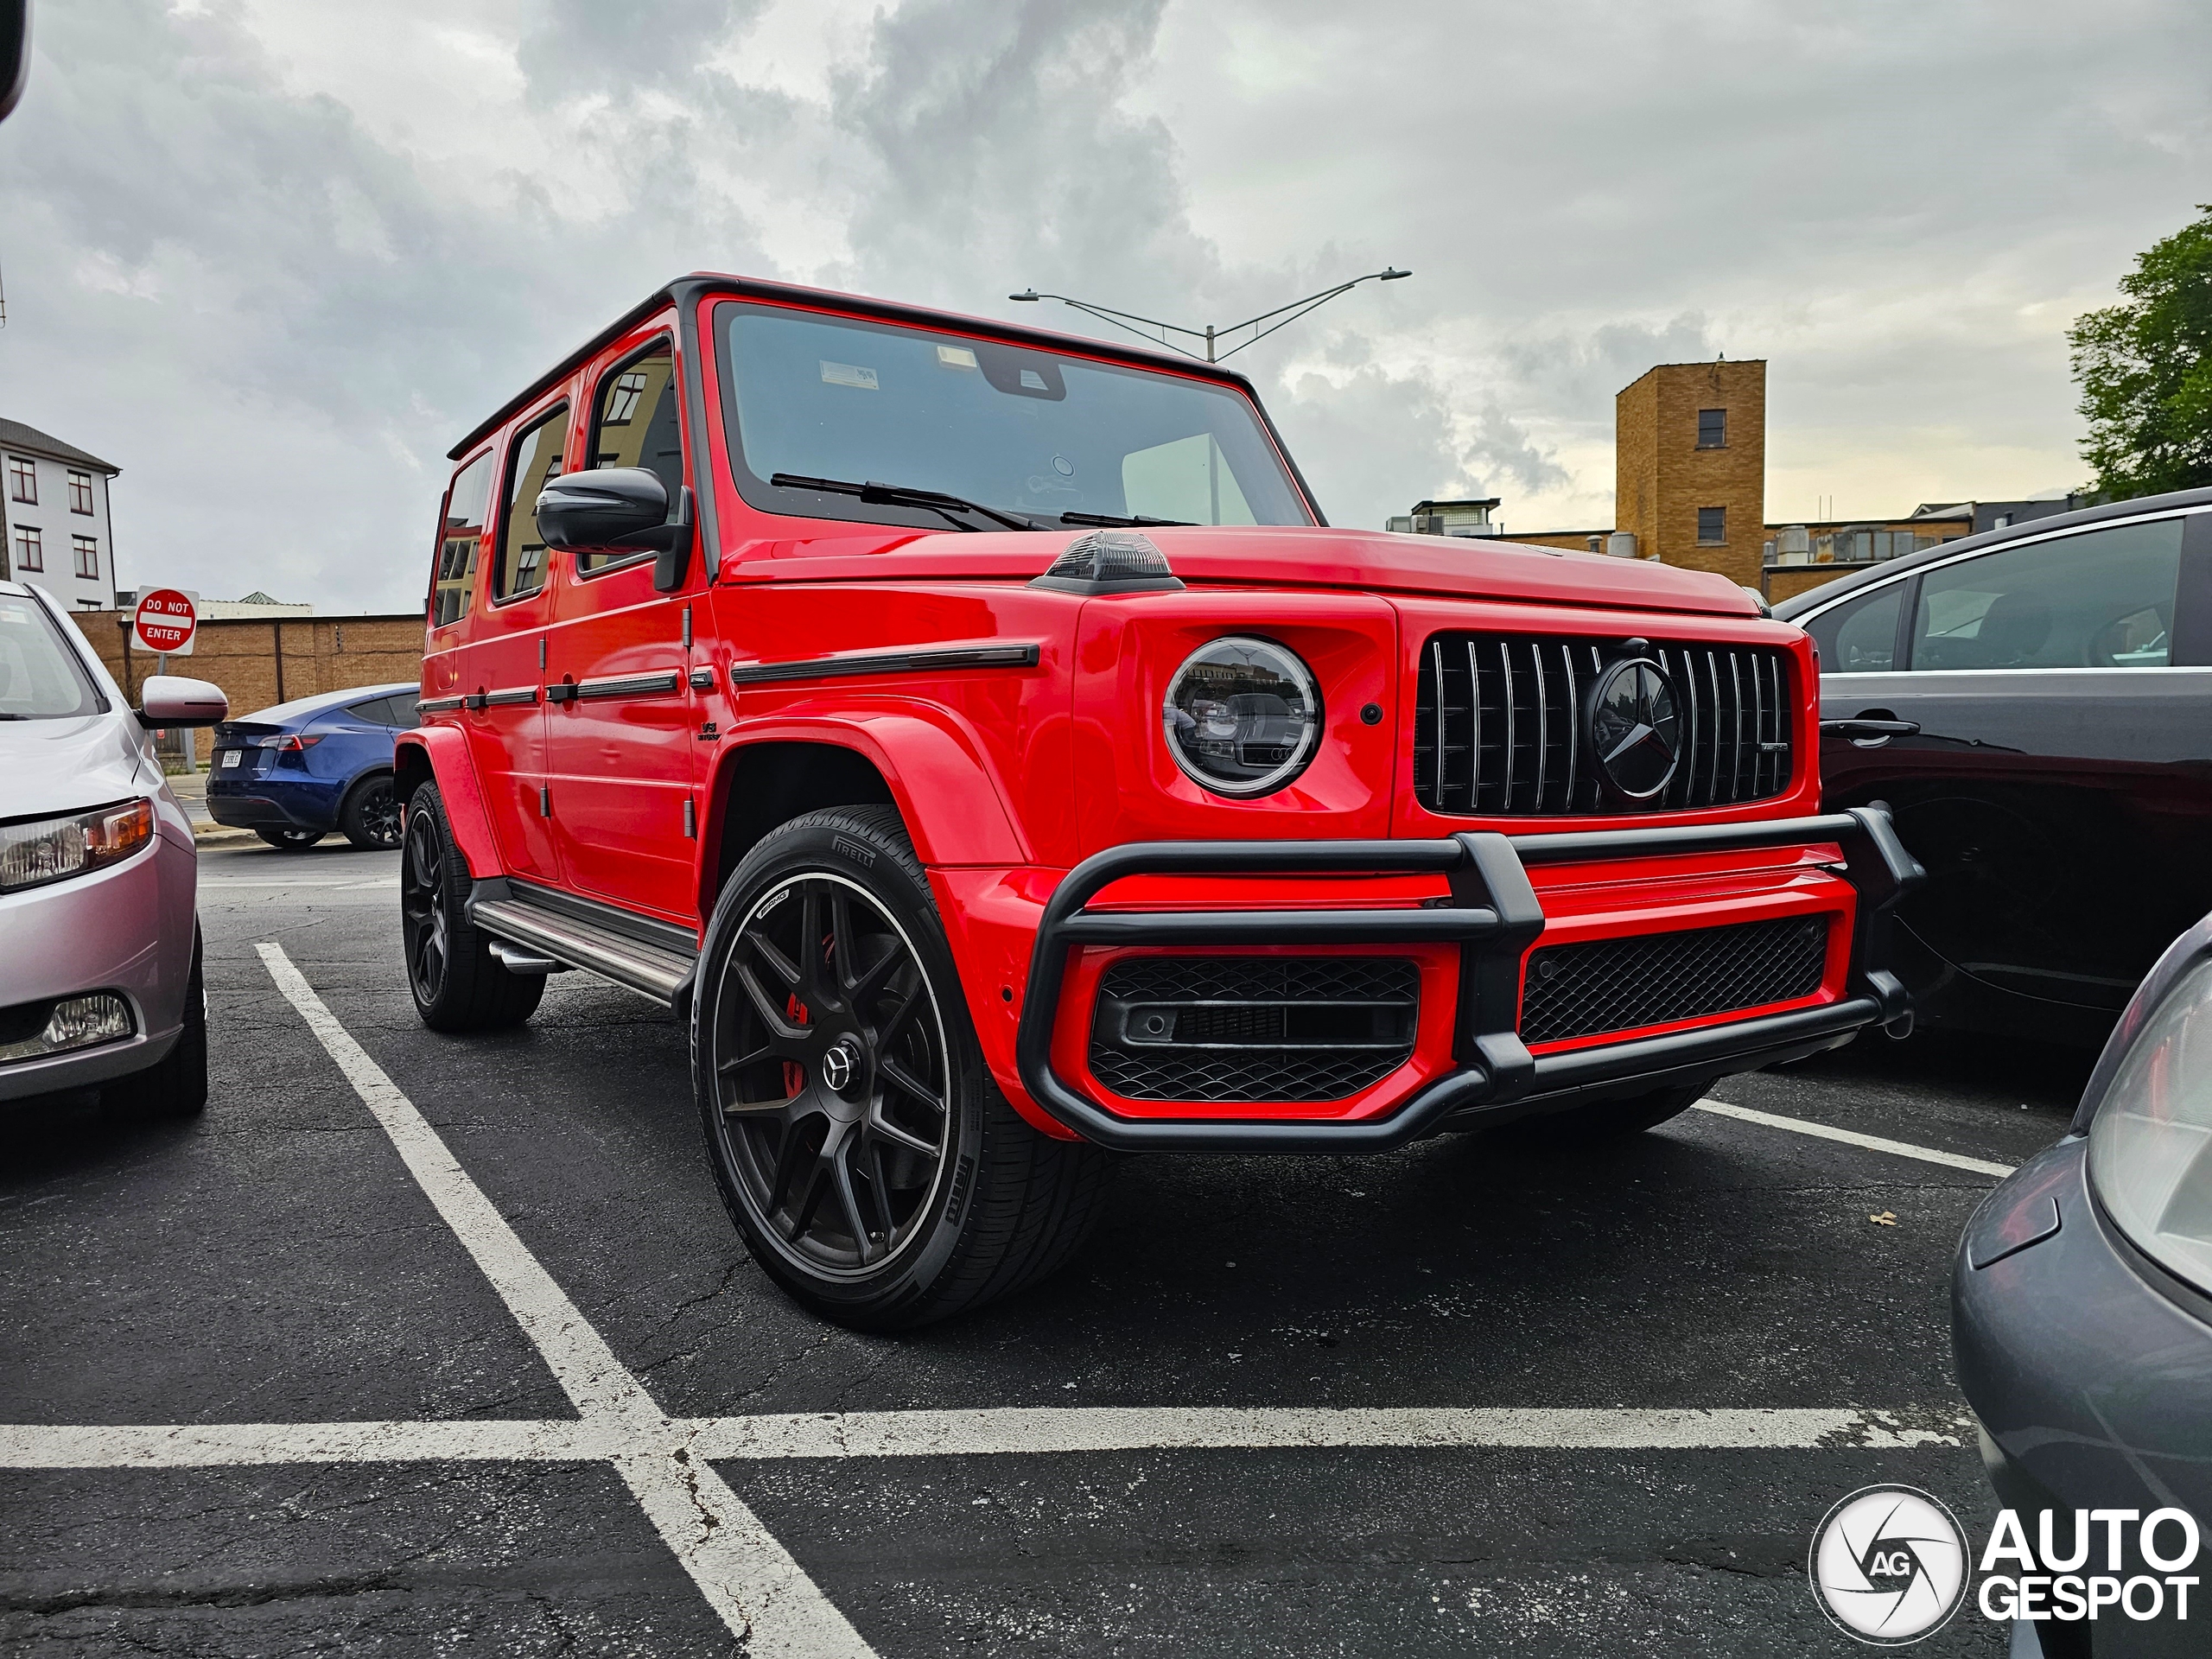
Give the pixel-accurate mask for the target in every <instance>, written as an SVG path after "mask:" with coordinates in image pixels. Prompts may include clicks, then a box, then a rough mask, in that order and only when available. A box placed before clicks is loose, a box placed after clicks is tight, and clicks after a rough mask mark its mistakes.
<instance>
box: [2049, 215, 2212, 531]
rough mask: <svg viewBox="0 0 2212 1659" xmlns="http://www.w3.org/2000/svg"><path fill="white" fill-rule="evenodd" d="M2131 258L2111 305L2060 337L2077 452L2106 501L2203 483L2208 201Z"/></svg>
mask: <svg viewBox="0 0 2212 1659" xmlns="http://www.w3.org/2000/svg"><path fill="white" fill-rule="evenodd" d="M2199 210H2200V212H2201V213H2202V217H2201V218H2199V219H2196V220H2195V221H2194V222H2193V223H2191V224H2189V225H2185V226H2183V227H2182V228H2181V229H2180V230H2178V231H2176V232H2174V233H2173V234H2172V235H2171V236H2170V237H2167V238H2165V239H2164V241H2162V242H2159V243H2158V244H2157V245H2155V246H2153V247H2152V249H2151V250H2150V251H2149V252H2147V253H2145V254H2142V255H2141V256H2139V257H2138V258H2137V259H2136V261H2135V269H2134V270H2133V271H2131V272H2129V273H2128V275H2126V276H2125V277H2121V278H2120V292H2121V293H2123V294H2125V295H2126V296H2127V298H2126V301H2125V302H2123V303H2121V304H2119V305H2114V306H2109V307H2107V308H2105V309H2104V310H2101V311H2090V312H2086V313H2084V314H2083V315H2082V317H2081V319H2080V321H2077V322H2075V325H2074V326H2073V327H2071V328H2070V329H2069V330H2068V331H2067V334H2066V338H2067V341H2068V343H2069V345H2070V346H2072V347H2073V359H2074V378H2075V379H2076V380H2078V381H2080V382H2081V383H2082V404H2081V408H2082V416H2084V417H2085V418H2086V419H2087V420H2088V423H2089V435H2088V437H2086V438H2084V439H2082V456H2083V458H2084V459H2085V460H2087V461H2088V462H2089V464H2090V465H2091V466H2093V467H2095V468H2096V469H2097V480H2096V488H2098V489H2099V490H2101V491H2105V492H2107V493H2110V494H2112V495H2113V496H2114V497H2119V498H2125V497H2128V496H2137V495H2155V494H2158V493H2159V492H2161V491H2164V490H2187V489H2196V488H2200V487H2202V486H2208V485H2212V203H2204V204H2200V209H2199Z"/></svg>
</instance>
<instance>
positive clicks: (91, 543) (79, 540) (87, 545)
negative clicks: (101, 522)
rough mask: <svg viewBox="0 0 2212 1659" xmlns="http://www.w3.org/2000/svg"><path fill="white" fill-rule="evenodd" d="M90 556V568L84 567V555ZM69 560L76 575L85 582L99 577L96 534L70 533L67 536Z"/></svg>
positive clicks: (98, 547)
mask: <svg viewBox="0 0 2212 1659" xmlns="http://www.w3.org/2000/svg"><path fill="white" fill-rule="evenodd" d="M87 553H90V554H91V556H92V569H89V570H87V569H85V556H86V554H87ZM69 562H70V563H71V564H72V565H73V567H74V568H75V570H76V573H77V575H78V576H79V578H80V579H82V580H84V581H86V582H98V581H99V579H100V538H99V537H97V536H78V535H72V536H71V537H69Z"/></svg>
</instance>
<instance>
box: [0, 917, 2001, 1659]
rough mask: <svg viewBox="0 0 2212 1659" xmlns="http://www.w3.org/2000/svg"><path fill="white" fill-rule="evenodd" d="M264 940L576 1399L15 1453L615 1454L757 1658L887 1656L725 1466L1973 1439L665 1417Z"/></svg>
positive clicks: (1564, 1419) (1627, 1410) (1869, 1413)
mask: <svg viewBox="0 0 2212 1659" xmlns="http://www.w3.org/2000/svg"><path fill="white" fill-rule="evenodd" d="M267 885H289V884H277V883H270V884H267ZM363 885H370V884H363ZM376 885H382V884H380V883H379V884H376ZM256 948H257V950H258V951H259V952H260V955H261V957H262V960H263V962H264V963H265V964H266V965H267V967H268V969H269V972H270V976H272V977H273V978H274V979H275V981H276V982H277V987H278V988H279V989H280V990H282V991H283V994H284V996H285V998H286V1000H288V1001H289V1002H290V1003H291V1004H292V1006H293V1007H294V1008H296V1010H297V1011H298V1012H299V1014H300V1016H301V1018H302V1020H305V1021H306V1022H307V1025H308V1029H309V1030H310V1031H312V1032H313V1033H315V1038H316V1039H317V1040H318V1041H320V1042H321V1045H322V1046H323V1048H324V1050H325V1051H326V1052H327V1053H328V1054H329V1055H330V1057H331V1058H332V1059H333V1060H334V1062H336V1064H337V1065H338V1068H339V1070H340V1071H341V1072H342V1073H344V1075H345V1077H346V1080H347V1081H348V1082H349V1083H350V1084H352V1085H353V1089H354V1091H355V1092H356V1093H357V1094H359V1096H360V1097H361V1100H362V1102H363V1103H365V1105H366V1106H367V1107H368V1109H369V1110H370V1111H371V1113H372V1114H373V1115H374V1116H375V1117H376V1120H377V1122H378V1124H379V1125H381V1126H382V1128H384V1130H385V1134H386V1135H388V1136H389V1137H390V1138H391V1142H392V1145H393V1147H395V1148H396V1149H397V1152H398V1154H399V1155H400V1159H401V1160H402V1161H403V1162H404V1164H405V1166H406V1167H407V1170H408V1173H410V1175H412V1176H413V1177H414V1179H415V1180H416V1183H417V1184H418V1185H420V1186H421V1187H422V1189H423V1193H424V1195H425V1196H426V1197H428V1198H429V1200H430V1203H431V1205H433V1206H434V1207H435V1209H436V1210H437V1211H438V1214H439V1215H440V1217H442V1218H443V1219H444V1221H445V1222H446V1224H448V1226H450V1227H451V1228H452V1229H453V1230H454V1233H455V1235H456V1236H458V1237H459V1238H460V1240H461V1243H462V1245H463V1246H464V1247H465V1248H466V1249H467V1251H468V1253H469V1255H471V1257H472V1258H474V1261H475V1262H476V1264H477V1266H478V1267H479V1268H481V1269H482V1271H483V1272H484V1274H485V1275H486V1277H487V1278H488V1279H489V1280H490V1281H492V1284H493V1287H494V1288H495V1289H496V1290H497V1291H498V1292H499V1296H500V1298H501V1300H503V1301H505V1304H506V1306H507V1307H508V1309H509V1311H510V1312H511V1313H512V1314H513V1315H514V1317H515V1319H516V1320H517V1322H518V1324H520V1325H521V1326H522V1328H523V1331H524V1333H525V1334H526V1335H527V1336H528V1337H529V1338H530V1340H531V1344H533V1345H534V1346H535V1347H536V1348H537V1351H538V1353H539V1355H540V1356H541V1357H543V1359H544V1361H545V1363H546V1365H547V1367H548V1368H549V1369H550V1370H551V1371H552V1373H553V1375H554V1376H555V1378H556V1380H557V1381H558V1382H559V1383H560V1384H561V1386H562V1388H563V1390H564V1391H565V1392H566V1393H567V1395H568V1396H569V1400H570V1401H571V1402H573V1403H574V1404H575V1408H576V1411H577V1415H576V1416H575V1417H574V1418H554V1419H544V1420H525V1421H516V1420H499V1421H476V1420H471V1421H446V1422H409V1421H399V1422H335V1423H219V1424H204V1425H195V1424H134V1425H76V1424H62V1425H54V1424H0V1468H5V1469H178V1468H212V1467H226V1466H228V1467H235V1466H241V1465H286V1464H289V1465H302V1464H305V1465H314V1464H378V1463H397V1462H448V1461H451V1462H486V1461H495V1462H511V1463H576V1462H606V1463H610V1464H612V1465H613V1466H614V1468H615V1469H616V1470H617V1471H619V1472H620V1475H621V1477H622V1479H623V1480H624V1482H625V1483H626V1484H627V1485H628V1486H629V1488H630V1491H631V1493H632V1496H633V1497H636V1498H637V1500H638V1502H639V1504H640V1506H641V1507H643V1508H644V1510H645V1513H646V1515H647V1516H649V1517H650V1518H651V1520H652V1522H653V1525H654V1528H655V1529H656V1530H657V1531H658V1533H659V1534H660V1535H661V1537H662V1539H663V1540H664V1541H665V1542H666V1543H667V1544H668V1546H669V1548H671V1550H673V1551H674V1552H675V1554H676V1555H677V1560H679V1561H680V1562H682V1564H683V1567H684V1570H685V1571H686V1572H687V1573H690V1576H691V1578H692V1580H693V1581H694V1582H695V1583H696V1584H697V1585H698V1586H699V1588H700V1590H701V1591H702V1593H704V1594H705V1596H706V1598H707V1599H708V1601H709V1604H710V1605H712V1606H713V1607H714V1608H715V1611H716V1612H717V1613H718V1614H719V1615H720V1616H721V1618H722V1619H723V1620H724V1622H725V1623H726V1624H728V1626H729V1628H730V1629H731V1630H734V1631H735V1632H736V1633H737V1634H738V1635H739V1636H740V1637H741V1639H743V1640H744V1641H745V1643H746V1647H747V1652H748V1653H750V1654H753V1655H778V1656H787V1659H815V1656H833V1655H835V1656H860V1659H872V1650H871V1649H869V1648H868V1644H867V1643H866V1642H865V1641H864V1640H862V1638H861V1636H860V1633H859V1632H858V1631H857V1630H855V1629H854V1628H853V1626H852V1625H851V1624H850V1623H849V1621H847V1620H846V1618H844V1616H843V1615H842V1613H840V1612H839V1611H837V1610H836V1607H835V1606H833V1605H831V1604H830V1603H829V1600H828V1599H826V1598H825V1597H824V1596H823V1594H822V1592H821V1591H820V1590H819V1588H817V1586H816V1585H815V1584H814V1583H813V1581H812V1580H810V1579H809V1578H808V1577H807V1575H806V1573H805V1572H804V1570H803V1569H802V1568H801V1567H799V1565H798V1562H797V1561H796V1560H793V1559H792V1557H791V1554H789V1552H788V1551H786V1550H785V1548H783V1546H782V1545H781V1544H779V1542H777V1541H776V1540H775V1538H774V1537H773V1536H772V1535H771V1534H770V1533H769V1532H768V1530H767V1529H766V1528H765V1527H764V1526H762V1525H761V1523H760V1520H759V1519H758V1517H756V1516H754V1515H753V1511H752V1510H750V1509H748V1508H747V1506H746V1505H745V1503H743V1502H742V1501H741V1500H740V1499H739V1498H738V1497H737V1495H736V1494H735V1493H734V1491H731V1490H730V1488H729V1486H728V1483H727V1482H725V1481H724V1480H723V1479H722V1478H721V1476H720V1475H719V1474H717V1473H716V1472H715V1470H714V1468H713V1467H712V1465H711V1463H710V1461H709V1460H710V1459H732V1460H737V1459H744V1460H757V1459H805V1458H824V1459H829V1458H835V1459H849V1458H909V1457H955V1456H976V1455H991V1454H1037V1453H1065V1452H1131V1451H1212V1450H1240V1451H1266V1450H1292V1451H1294V1450H1308V1449H1344V1448H1361V1447H1412V1448H1446V1447H1484V1446H1496V1447H1509V1448H1516V1449H1523V1450H1559V1451H1587V1450H1614V1451H1618V1450H1658V1451H1720V1450H1848V1449H1860V1450H1909V1449H1912V1448H1916V1447H1952V1448H1955V1447H1958V1446H1964V1445H1967V1443H1968V1442H1969V1439H1970V1435H1971V1426H1970V1424H1969V1423H1968V1422H1967V1419H1966V1418H1965V1417H1964V1415H1963V1414H1960V1413H1959V1412H1957V1411H1956V1410H1955V1409H1953V1408H1943V1409H1939V1410H1935V1411H1929V1410H1925V1409H1907V1410H1878V1409H1868V1408H1850V1407H1833V1408H1829V1407H1781V1408H1717V1409H1713V1410H1696V1409H1687V1408H1632V1407H1596V1408H1592V1407H1583V1408H1516V1407H1441V1408H1325V1407H1296V1406H1293V1407H1251V1408H1238V1407H1226V1408H1224V1407H1215V1408H1184V1407H1173V1406H1167V1407H1040V1408H1024V1407H1008V1408H979V1409H974V1410H952V1411H886V1412H823V1413H806V1414H764V1415H758V1416H734V1417H699V1418H670V1417H666V1416H664V1415H663V1414H662V1413H661V1411H660V1410H659V1408H658V1407H657V1406H656V1405H655V1404H654V1403H653V1402H652V1398H651V1396H650V1395H648V1394H647V1393H646V1391H645V1388H644V1385H643V1384H642V1383H639V1381H638V1379H637V1378H636V1377H635V1376H632V1374H631V1373H630V1371H629V1370H627V1369H626V1368H625V1367H624V1366H623V1365H622V1363H621V1362H620V1360H618V1359H617V1358H616V1357H615V1356H614V1353H613V1350H612V1349H611V1348H609V1347H608V1346H607V1342H606V1340H605V1338H602V1337H601V1335H600V1333H599V1332H597V1331H596V1330H594V1329H593V1327H592V1326H591V1325H590V1324H589V1323H588V1321H587V1320H586V1319H584V1317H583V1315H582V1313H581V1312H580V1311H578V1309H577V1308H576V1306H575V1303H574V1302H573V1301H571V1300H569V1296H568V1294H567V1293H566V1292H565V1291H563V1289H562V1288H561V1287H560V1286H559V1285H558V1284H557V1283H556V1282H555V1281H554V1280H553V1278H552V1276H551V1275H550V1274H548V1273H547V1272H546V1271H545V1269H544V1268H543V1266H542V1265H541V1264H540V1263H539V1262H538V1261H537V1258H536V1257H535V1256H534V1255H531V1252H530V1250H529V1248H528V1247H527V1246H525V1245H524V1243H523V1242H522V1240H521V1239H520V1238H519V1237H518V1236H517V1235H516V1234H515V1232H514V1230H513V1229H512V1227H510V1226H509V1225H508V1224H507V1221H506V1219H505V1217H503V1216H501V1215H500V1214H499V1211H497V1210H496V1209H495V1208H493V1205H492V1203H491V1200H490V1199H489V1198H486V1196H485V1195H484V1192H483V1191H482V1190H481V1189H480V1188H479V1187H478V1186H477V1185H476V1184H475V1182H474V1180H472V1179H470V1178H469V1176H468V1174H467V1172H466V1171H464V1170H463V1169H462V1168H461V1166H460V1165H459V1163H458V1162H456V1161H455V1160H454V1156H453V1154H452V1153H451V1151H450V1150H448V1147H447V1146H446V1144H445V1142H444V1141H443V1140H442V1139H441V1138H440V1136H439V1135H438V1134H437V1132H436V1131H435V1129H433V1128H431V1127H430V1125H429V1122H427V1121H426V1120H425V1119H424V1118H423V1116H422V1114H421V1113H420V1112H418V1111H417V1110H416V1108H415V1106H414V1104H413V1103H411V1102H410V1101H409V1100H408V1098H407V1097H406V1096H405V1095H404V1094H402V1093H401V1092H400V1090H399V1089H398V1087H397V1085H396V1084H393V1083H392V1081H391V1078H390V1077H387V1076H386V1075H385V1072H384V1071H383V1069H382V1068H381V1067H379V1066H378V1065H377V1064H376V1062H375V1061H373V1060H372V1059H371V1058H369V1057H368V1055H367V1053H366V1052H364V1051H363V1050H362V1048H361V1046H360V1045H359V1043H357V1042H356V1041H355V1040H354V1039H353V1036H352V1035H351V1034H350V1033H348V1032H347V1031H346V1029H345V1027H343V1026H341V1025H340V1023H339V1021H338V1020H337V1018H336V1016H335V1015H334V1014H332V1013H331V1012H330V1010H329V1008H328V1007H326V1006H325V1004H324V1003H323V1001H322V1000H321V997H319V996H317V995H315V990H314V988H312V987H311V986H309V985H308V982H307V981H306V979H305V978H304V977H303V976H302V975H301V973H300V971H299V969H297V968H296V967H295V966H294V965H293V963H292V961H291V959H290V958H289V957H288V956H286V955H285V953H284V951H283V948H282V947H281V946H278V945H276V944H261V945H258V946H257V947H256ZM1698 1104H1699V1106H1700V1108H1702V1109H1704V1110H1707V1111H1709V1112H1714V1113H1717V1114H1719V1115H1720V1116H1729V1117H1735V1118H1739V1119H1742V1120H1744V1121H1745V1122H1753V1123H1758V1124H1762V1125H1764V1126H1767V1127H1769V1128H1782V1129H1787V1130H1790V1131H1792V1132H1794V1133H1797V1134H1803V1135H1816V1136H1819V1137H1821V1138H1822V1139H1827V1140H1834V1141H1845V1142H1847V1143H1848V1144H1851V1145H1853V1146H1859V1147H1866V1148H1868V1149H1871V1150H1873V1151H1878V1152H1887V1153H1894V1154H1899V1155H1901V1156H1904V1157H1908V1158H1920V1159H1923V1160H1929V1161H1932V1162H1936V1163H1942V1164H1947V1165H1952V1166H1958V1167H1961V1168H1967V1169H1972V1170H1975V1171H1977V1172H1980V1173H1987V1174H1998V1175H2002V1174H2006V1173H2010V1170H2009V1168H2008V1166H2005V1165H2001V1164H1994V1163H1989V1162H1986V1161H1985V1160H1980V1159H1971V1158H1961V1157H1960V1156H1958V1155H1956V1154H1951V1153H1944V1152H1937V1151H1935V1150H1934V1149H1932V1148H1929V1147H1914V1146H1910V1145H1908V1144H1906V1143H1904V1142H1903V1141H1886V1140H1883V1139H1881V1138H1879V1137H1878V1136H1874V1135H1859V1134H1855V1133H1853V1132H1852V1131H1850V1130H1846V1129H1834V1128H1828V1127H1827V1125H1825V1124H1820V1123H1813V1122H1807V1121H1805V1120H1803V1119H1799V1118H1790V1117H1782V1116H1776V1115H1774V1114H1772V1113H1768V1112H1758V1111H1753V1110H1751V1109H1749V1108H1746V1107H1739V1106H1731V1105H1728V1104H1726V1103H1725V1102H1721V1101H1715V1100H1707V1101H1700V1102H1699V1103H1698Z"/></svg>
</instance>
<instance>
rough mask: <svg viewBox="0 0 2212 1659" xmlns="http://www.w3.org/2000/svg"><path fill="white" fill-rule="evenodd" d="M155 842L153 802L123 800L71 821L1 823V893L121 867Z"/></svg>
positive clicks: (79, 814)
mask: <svg viewBox="0 0 2212 1659" xmlns="http://www.w3.org/2000/svg"><path fill="white" fill-rule="evenodd" d="M153 838H154V804H153V803H152V802H151V801H147V800H137V801H124V802H122V803H120V804H117V805H114V806H102V807H95V808H94V809H93V810H92V811H90V812H79V813H77V814H76V815H74V816H73V817H66V818H37V819H34V820H32V821H31V822H30V823H0V893H13V892H15V891H16V889H17V888H18V887H42V886H44V885H45V884H46V883H47V882H48V881H63V880H67V879H68V878H69V877H71V876H73V875H86V874H90V873H91V872H92V871H93V870H99V869H105V868H107V867H108V866H109V865H111V864H119V863H121V862H122V861H124V859H126V858H128V857H130V855H131V854H133V853H135V852H137V850H138V849H140V848H141V847H143V846H144V845H145V844H146V843H147V842H149V841H151V840H152V839H153Z"/></svg>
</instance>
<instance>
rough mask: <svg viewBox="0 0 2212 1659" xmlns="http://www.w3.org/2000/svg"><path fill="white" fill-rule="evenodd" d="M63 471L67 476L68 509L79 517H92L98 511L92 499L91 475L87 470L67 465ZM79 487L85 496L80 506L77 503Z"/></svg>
mask: <svg viewBox="0 0 2212 1659" xmlns="http://www.w3.org/2000/svg"><path fill="white" fill-rule="evenodd" d="M64 471H65V472H66V473H67V477H68V487H69V511H70V512H73V513H75V514H76V515H77V516H78V517H79V518H92V517H93V516H95V514H96V512H97V511H98V509H97V508H96V507H95V506H94V505H93V501H92V474H90V473H87V472H81V471H79V469H78V468H76V467H67V468H65V469H64ZM79 489H81V490H82V491H83V492H84V497H85V505H83V506H81V507H80V506H79V505H77V494H78V492H79Z"/></svg>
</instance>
